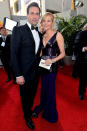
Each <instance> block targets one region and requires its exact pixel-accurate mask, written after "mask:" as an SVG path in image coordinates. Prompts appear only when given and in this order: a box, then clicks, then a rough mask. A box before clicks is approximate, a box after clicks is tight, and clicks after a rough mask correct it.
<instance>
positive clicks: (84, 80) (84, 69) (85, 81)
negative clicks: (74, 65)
mask: <svg viewBox="0 0 87 131" xmlns="http://www.w3.org/2000/svg"><path fill="white" fill-rule="evenodd" d="M79 65H80V69H79V77H80V79H79V94H82V95H83V94H84V93H85V92H86V86H87V77H86V76H87V61H85V62H81V63H80V64H79Z"/></svg>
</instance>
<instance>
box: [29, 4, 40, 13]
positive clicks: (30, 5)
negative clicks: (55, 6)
mask: <svg viewBox="0 0 87 131" xmlns="http://www.w3.org/2000/svg"><path fill="white" fill-rule="evenodd" d="M31 7H37V8H38V9H39V13H40V7H39V5H38V4H37V3H36V2H32V3H31V4H29V5H28V7H27V14H29V9H30V8H31Z"/></svg>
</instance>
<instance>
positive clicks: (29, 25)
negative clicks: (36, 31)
mask: <svg viewBox="0 0 87 131" xmlns="http://www.w3.org/2000/svg"><path fill="white" fill-rule="evenodd" d="M27 25H28V27H29V28H30V29H31V24H30V23H29V22H28V21H27Z"/></svg>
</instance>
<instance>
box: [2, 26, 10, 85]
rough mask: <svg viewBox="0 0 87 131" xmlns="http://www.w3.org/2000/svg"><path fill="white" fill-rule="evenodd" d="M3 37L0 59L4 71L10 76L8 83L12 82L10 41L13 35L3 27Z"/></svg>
mask: <svg viewBox="0 0 87 131" xmlns="http://www.w3.org/2000/svg"><path fill="white" fill-rule="evenodd" d="M0 31H1V36H0V58H1V62H2V64H3V66H4V69H5V71H6V73H7V75H8V79H7V80H6V82H9V81H10V80H11V76H12V73H11V66H10V40H11V35H8V34H7V30H6V28H5V27H1V29H0Z"/></svg>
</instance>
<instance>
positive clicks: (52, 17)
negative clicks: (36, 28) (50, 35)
mask: <svg viewBox="0 0 87 131" xmlns="http://www.w3.org/2000/svg"><path fill="white" fill-rule="evenodd" d="M47 16H50V18H51V20H52V22H54V15H53V14H52V13H50V12H47V13H46V14H45V15H43V17H42V19H41V22H40V30H41V32H44V29H43V26H42V23H43V21H44V20H45V18H46V17H47Z"/></svg>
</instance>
